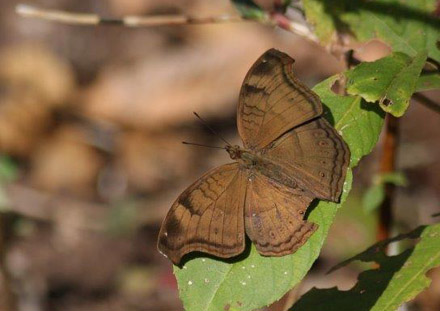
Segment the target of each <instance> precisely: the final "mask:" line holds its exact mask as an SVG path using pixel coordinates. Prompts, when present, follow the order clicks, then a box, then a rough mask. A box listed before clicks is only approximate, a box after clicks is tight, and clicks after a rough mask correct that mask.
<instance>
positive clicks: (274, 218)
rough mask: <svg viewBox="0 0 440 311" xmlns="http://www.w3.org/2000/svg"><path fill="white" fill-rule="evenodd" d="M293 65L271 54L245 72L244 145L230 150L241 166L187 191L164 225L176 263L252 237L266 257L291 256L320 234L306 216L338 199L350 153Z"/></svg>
mask: <svg viewBox="0 0 440 311" xmlns="http://www.w3.org/2000/svg"><path fill="white" fill-rule="evenodd" d="M293 63H294V60H293V59H292V58H291V57H290V56H288V55H287V54H285V53H283V52H280V51H278V50H275V49H270V50H268V51H266V52H265V53H264V54H263V55H262V56H261V57H260V58H258V60H257V61H256V62H255V63H254V65H253V66H252V67H251V69H250V70H249V72H248V73H247V75H246V77H245V79H244V81H243V84H242V87H241V91H240V96H239V103H238V108H237V127H238V132H239V134H240V137H241V139H242V141H243V146H244V147H243V148H242V147H240V146H232V145H227V146H226V147H225V149H226V151H227V152H228V153H229V156H230V157H231V159H232V160H235V161H234V162H233V163H229V164H225V165H222V166H219V167H217V168H214V169H212V170H210V171H209V172H207V173H206V174H204V175H203V176H202V177H200V178H199V179H198V180H197V181H196V182H195V183H193V184H192V185H191V186H189V187H188V188H187V189H186V190H185V191H184V192H183V193H182V194H181V195H180V196H179V197H178V198H177V200H176V201H175V202H174V204H173V205H172V207H171V209H170V210H169V212H168V214H167V216H166V217H165V219H164V221H163V223H162V226H161V229H160V232H159V238H158V249H159V251H160V252H161V253H162V254H164V255H165V256H167V257H168V258H169V259H170V260H171V261H172V262H173V263H174V264H176V265H177V264H179V263H180V261H181V259H182V257H183V256H184V255H186V254H188V253H190V252H194V251H198V252H203V253H207V254H211V255H214V256H216V257H220V258H229V257H234V256H237V255H239V254H241V253H242V252H243V251H244V249H245V242H246V235H247V236H248V237H249V239H250V240H251V241H252V242H253V243H254V244H255V247H256V249H257V251H258V252H259V253H260V254H261V255H263V256H283V255H287V254H291V253H293V252H295V251H296V250H297V249H298V248H299V247H301V246H302V245H303V244H304V243H305V242H306V241H307V239H308V238H309V237H310V236H311V235H312V234H313V232H314V231H315V230H316V229H317V225H316V224H314V223H311V222H308V221H307V220H305V219H304V214H305V212H306V210H307V208H308V206H309V205H310V203H311V202H312V201H313V200H314V199H316V198H317V199H322V200H328V201H333V202H338V201H339V198H340V195H341V193H342V187H343V183H344V180H345V175H346V171H347V167H348V164H349V159H350V151H349V149H348V147H347V145H346V143H345V142H344V140H343V139H342V137H341V136H340V135H339V134H338V133H337V131H336V130H335V129H334V128H333V127H332V126H331V125H330V124H329V123H328V122H327V121H326V120H325V119H324V118H323V117H322V114H323V107H322V104H321V101H320V99H319V97H318V95H316V94H315V93H314V92H313V91H312V90H310V89H309V88H308V87H307V86H305V85H304V84H302V83H301V82H300V81H299V80H298V79H297V78H296V77H295V76H294V74H293Z"/></svg>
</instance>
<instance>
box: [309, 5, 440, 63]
mask: <svg viewBox="0 0 440 311" xmlns="http://www.w3.org/2000/svg"><path fill="white" fill-rule="evenodd" d="M435 8H436V0H372V1H364V0H304V9H305V13H306V17H307V19H308V20H309V22H310V23H312V24H313V25H315V27H316V28H315V29H316V34H317V35H318V37H319V38H320V39H321V40H322V41H323V42H324V43H327V42H329V40H330V38H332V37H334V34H335V32H336V31H338V32H350V33H353V34H354V35H355V36H356V37H357V39H358V40H360V41H368V40H371V39H373V38H378V39H381V40H382V41H384V42H385V43H387V44H388V45H390V46H391V48H392V49H393V51H395V52H403V53H406V54H408V55H410V56H415V55H416V54H417V53H419V52H421V51H424V50H426V51H428V55H429V56H430V57H432V58H433V59H435V60H437V61H440V50H439V49H438V47H437V44H438V42H439V40H440V31H439V29H440V21H439V19H438V18H436V17H435V15H434V12H435Z"/></svg>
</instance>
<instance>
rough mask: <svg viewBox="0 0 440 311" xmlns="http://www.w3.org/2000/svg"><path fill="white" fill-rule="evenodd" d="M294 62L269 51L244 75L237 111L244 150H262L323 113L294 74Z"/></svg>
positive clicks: (310, 93) (320, 105)
mask: <svg viewBox="0 0 440 311" xmlns="http://www.w3.org/2000/svg"><path fill="white" fill-rule="evenodd" d="M293 63H294V60H293V59H292V58H291V57H290V56H288V55H287V54H285V53H282V52H280V51H277V50H275V49H271V50H268V51H267V52H266V53H264V54H263V55H262V56H261V57H260V58H259V59H258V60H257V61H256V62H255V64H254V65H253V66H252V67H251V69H250V70H249V72H248V73H247V75H246V77H245V79H244V82H243V85H242V87H241V91H240V98H239V104H238V111H237V125H238V132H239V134H240V136H241V138H242V140H243V143H244V146H245V147H246V148H249V149H257V148H263V147H265V146H267V145H268V144H269V143H270V142H272V141H273V140H275V139H276V138H278V137H279V136H280V135H282V134H283V133H285V132H286V131H288V130H290V129H291V128H293V127H295V126H297V125H299V124H302V123H304V122H306V121H308V120H311V119H313V118H315V117H317V116H320V115H321V114H322V104H321V102H320V100H319V97H318V96H317V95H316V94H315V93H314V92H313V91H311V90H310V89H309V88H308V87H307V86H305V85H304V84H302V83H301V82H300V81H299V80H298V79H297V78H296V77H295V76H294V75H293V71H292V68H293Z"/></svg>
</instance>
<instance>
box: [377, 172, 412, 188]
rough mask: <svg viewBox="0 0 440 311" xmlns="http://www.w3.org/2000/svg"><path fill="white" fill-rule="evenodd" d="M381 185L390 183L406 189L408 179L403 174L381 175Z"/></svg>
mask: <svg viewBox="0 0 440 311" xmlns="http://www.w3.org/2000/svg"><path fill="white" fill-rule="evenodd" d="M379 179H380V182H381V183H389V184H393V185H396V186H399V187H406V186H407V185H408V179H406V176H405V174H403V173H402V172H392V173H385V174H382V175H379Z"/></svg>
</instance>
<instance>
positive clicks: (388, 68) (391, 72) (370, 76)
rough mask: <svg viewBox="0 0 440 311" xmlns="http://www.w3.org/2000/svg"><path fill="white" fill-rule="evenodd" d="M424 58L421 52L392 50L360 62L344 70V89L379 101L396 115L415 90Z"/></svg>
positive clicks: (400, 114) (399, 113) (405, 106)
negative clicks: (372, 59) (376, 58)
mask: <svg viewBox="0 0 440 311" xmlns="http://www.w3.org/2000/svg"><path fill="white" fill-rule="evenodd" d="M425 60H426V53H425V52H421V53H419V54H417V55H416V56H415V57H410V56H408V55H406V54H403V53H393V54H391V55H390V56H387V57H384V58H381V59H379V60H377V61H375V62H370V63H362V64H360V65H358V66H357V67H355V68H354V69H352V70H350V71H347V72H346V73H345V76H346V77H347V92H348V93H349V94H352V95H360V96H362V97H363V98H364V99H365V100H366V101H368V102H375V101H379V105H380V106H381V107H382V109H383V110H384V111H386V112H389V113H391V114H393V115H394V116H396V117H400V116H402V115H403V114H404V113H405V111H406V109H407V108H408V105H409V100H410V98H411V96H412V94H413V93H414V91H415V90H416V86H417V81H418V79H419V75H420V72H421V71H422V68H423V65H424V63H425Z"/></svg>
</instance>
